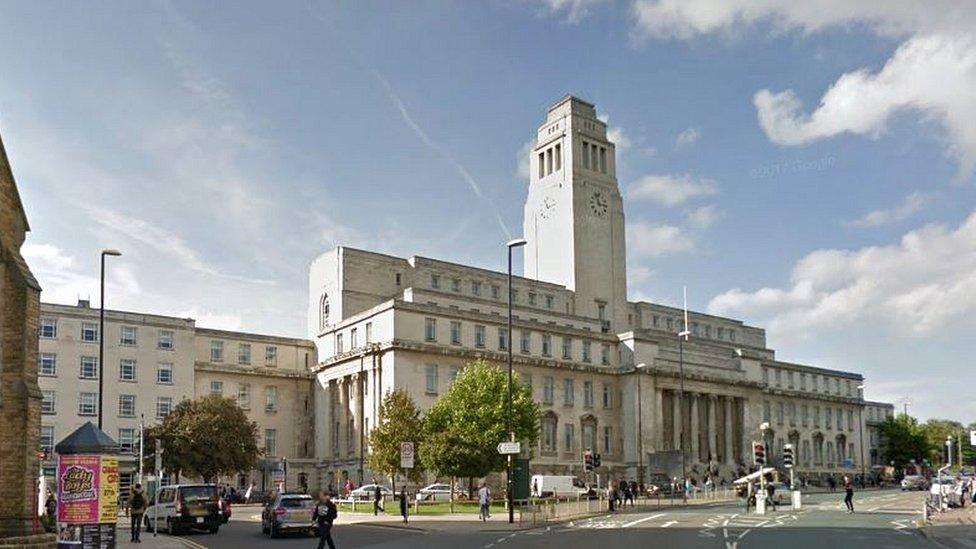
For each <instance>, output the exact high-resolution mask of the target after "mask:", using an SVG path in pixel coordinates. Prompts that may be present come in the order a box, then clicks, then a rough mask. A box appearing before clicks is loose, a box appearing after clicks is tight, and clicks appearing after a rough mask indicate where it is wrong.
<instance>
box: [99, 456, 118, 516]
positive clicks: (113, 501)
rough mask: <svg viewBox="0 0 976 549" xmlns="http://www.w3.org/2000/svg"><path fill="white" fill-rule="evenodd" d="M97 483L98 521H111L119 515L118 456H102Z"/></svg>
mask: <svg viewBox="0 0 976 549" xmlns="http://www.w3.org/2000/svg"><path fill="white" fill-rule="evenodd" d="M99 469H100V473H101V475H100V482H99V485H98V522H100V523H112V524H115V521H117V520H118V516H119V458H117V457H116V456H102V459H101V465H100V467H99Z"/></svg>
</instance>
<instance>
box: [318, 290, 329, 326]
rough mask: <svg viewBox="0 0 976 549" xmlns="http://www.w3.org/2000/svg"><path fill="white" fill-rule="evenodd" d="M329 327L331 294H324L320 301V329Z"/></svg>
mask: <svg viewBox="0 0 976 549" xmlns="http://www.w3.org/2000/svg"><path fill="white" fill-rule="evenodd" d="M328 325H329V294H322V298H321V299H319V329H325V327H326V326H328Z"/></svg>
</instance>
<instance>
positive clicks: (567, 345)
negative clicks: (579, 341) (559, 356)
mask: <svg viewBox="0 0 976 549" xmlns="http://www.w3.org/2000/svg"><path fill="white" fill-rule="evenodd" d="M572 358H573V340H572V338H569V337H564V338H563V360H572Z"/></svg>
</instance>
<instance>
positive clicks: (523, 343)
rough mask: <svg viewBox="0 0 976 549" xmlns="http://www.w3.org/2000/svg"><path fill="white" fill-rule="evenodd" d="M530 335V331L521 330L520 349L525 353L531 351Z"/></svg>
mask: <svg viewBox="0 0 976 549" xmlns="http://www.w3.org/2000/svg"><path fill="white" fill-rule="evenodd" d="M530 337H531V336H530V335H529V331H528V330H521V331H519V338H520V343H519V350H520V351H521V352H523V353H528V352H529V338H530Z"/></svg>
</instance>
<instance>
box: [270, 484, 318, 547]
mask: <svg viewBox="0 0 976 549" xmlns="http://www.w3.org/2000/svg"><path fill="white" fill-rule="evenodd" d="M314 509H315V500H314V499H312V496H310V495H308V494H278V495H277V496H275V497H274V498H273V499H272V500H271V501H270V502H269V503H268V504H267V505H265V506H264V509H262V511H261V533H262V534H267V535H269V536H271V537H273V538H276V537H278V536H280V535H281V534H283V533H285V532H302V533H307V534H313V535H314V534H315V521H314V520H312V512H313V510H314Z"/></svg>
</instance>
